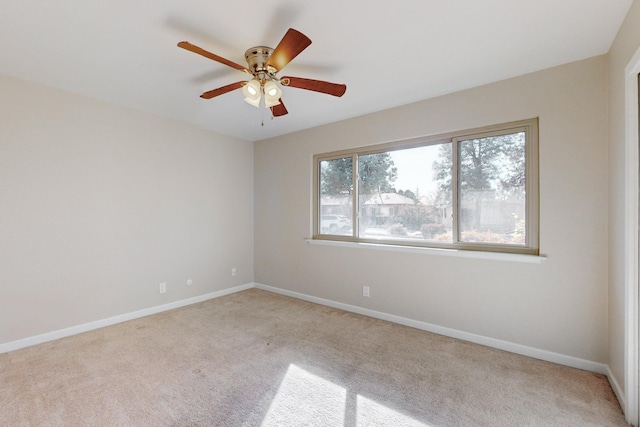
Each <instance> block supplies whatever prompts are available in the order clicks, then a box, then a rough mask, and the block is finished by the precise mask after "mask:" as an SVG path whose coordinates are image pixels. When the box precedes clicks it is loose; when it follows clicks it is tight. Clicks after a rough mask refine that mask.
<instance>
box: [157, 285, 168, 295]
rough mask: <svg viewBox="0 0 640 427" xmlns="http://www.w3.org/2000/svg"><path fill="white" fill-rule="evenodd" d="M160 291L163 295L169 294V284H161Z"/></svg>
mask: <svg viewBox="0 0 640 427" xmlns="http://www.w3.org/2000/svg"><path fill="white" fill-rule="evenodd" d="M158 291H160V293H161V294H164V293H165V292H167V284H166V283H165V282H162V283H160V286H158Z"/></svg>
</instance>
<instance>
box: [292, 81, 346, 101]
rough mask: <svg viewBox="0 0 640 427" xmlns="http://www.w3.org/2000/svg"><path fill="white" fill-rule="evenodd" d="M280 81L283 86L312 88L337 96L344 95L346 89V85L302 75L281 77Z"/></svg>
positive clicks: (315, 90)
mask: <svg viewBox="0 0 640 427" xmlns="http://www.w3.org/2000/svg"><path fill="white" fill-rule="evenodd" d="M280 83H281V84H282V85H283V86H290V87H297V88H298V89H306V90H312V91H314V92H320V93H326V94H327V95H333V96H338V97H339V96H342V95H344V93H345V92H346V91H347V85H342V84H337V83H330V82H325V81H322V80H313V79H303V78H302V77H282V78H281V79H280Z"/></svg>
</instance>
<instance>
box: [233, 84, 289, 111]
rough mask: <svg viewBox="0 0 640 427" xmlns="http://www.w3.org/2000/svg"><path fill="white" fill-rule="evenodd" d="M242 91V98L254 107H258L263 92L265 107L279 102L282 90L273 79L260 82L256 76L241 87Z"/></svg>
mask: <svg viewBox="0 0 640 427" xmlns="http://www.w3.org/2000/svg"><path fill="white" fill-rule="evenodd" d="M242 93H243V94H244V100H245V101H246V102H247V103H249V104H251V105H253V106H254V107H260V100H261V99H262V94H263V93H264V103H265V106H266V107H267V108H269V107H273V106H275V105H278V104H280V97H281V96H282V90H281V89H280V88H279V87H278V85H277V84H275V82H274V81H273V80H267V81H265V82H261V81H260V80H259V79H257V78H254V79H251V80H249V81H248V82H247V84H245V85H244V86H243V87H242Z"/></svg>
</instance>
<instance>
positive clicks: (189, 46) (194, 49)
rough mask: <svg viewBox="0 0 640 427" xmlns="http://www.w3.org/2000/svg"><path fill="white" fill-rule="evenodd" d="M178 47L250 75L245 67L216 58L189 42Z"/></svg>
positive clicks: (219, 57) (214, 55) (216, 56)
mask: <svg viewBox="0 0 640 427" xmlns="http://www.w3.org/2000/svg"><path fill="white" fill-rule="evenodd" d="M178 47H181V48H183V49H186V50H189V51H191V52H193V53H197V54H198V55H202V56H204V57H205V58H209V59H213V60H214V61H216V62H219V63H221V64H224V65H227V66H229V67H231V68H235V69H236V70H240V71H245V72H247V73H249V74H251V73H250V72H249V70H248V69H247V67H245V66H243V65H240V64H236V63H235V62H233V61H229V60H228V59H225V58H223V57H221V56H218V55H216V54H215V53H211V52H208V51H206V50H204V49H203V48H201V47H198V46H196V45H194V44H191V43H189V42H180V43H178Z"/></svg>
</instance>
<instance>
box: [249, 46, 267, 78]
mask: <svg viewBox="0 0 640 427" xmlns="http://www.w3.org/2000/svg"><path fill="white" fill-rule="evenodd" d="M272 53H273V49H272V48H270V47H266V46H256V47H252V48H251V49H248V50H247V51H246V52H245V53H244V57H245V59H246V60H247V64H249V70H250V71H251V72H252V73H253V74H254V75H256V74H259V73H261V72H264V73H270V72H269V70H267V65H266V64H267V61H268V60H269V57H270V56H271V54H272Z"/></svg>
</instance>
